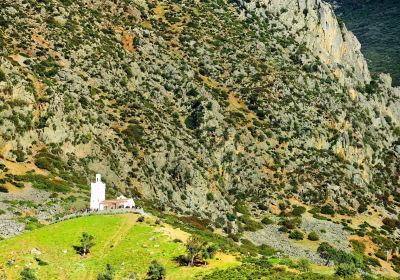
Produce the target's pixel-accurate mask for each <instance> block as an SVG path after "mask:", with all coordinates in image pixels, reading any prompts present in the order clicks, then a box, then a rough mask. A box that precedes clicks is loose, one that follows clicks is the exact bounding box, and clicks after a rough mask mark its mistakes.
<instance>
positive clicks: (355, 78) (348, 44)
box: [237, 0, 371, 84]
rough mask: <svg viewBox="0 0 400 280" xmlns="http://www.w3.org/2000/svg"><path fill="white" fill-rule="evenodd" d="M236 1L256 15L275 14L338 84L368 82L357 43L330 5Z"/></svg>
mask: <svg viewBox="0 0 400 280" xmlns="http://www.w3.org/2000/svg"><path fill="white" fill-rule="evenodd" d="M237 2H238V3H240V4H241V5H243V6H244V7H245V8H246V9H247V10H248V11H252V12H255V14H257V15H261V16H266V14H273V15H275V16H276V18H277V20H278V21H280V22H281V23H283V24H284V25H285V26H286V27H287V28H288V32H290V33H291V34H293V35H295V37H296V39H297V40H298V41H299V42H301V43H304V44H305V45H306V46H307V47H308V48H310V49H311V50H312V52H313V53H314V54H315V55H316V56H318V57H319V58H320V59H321V61H322V62H323V63H324V64H325V65H328V66H331V67H332V69H334V74H335V76H336V77H337V78H339V80H340V81H341V82H343V83H346V84H354V83H357V82H369V81H370V79H371V77H370V74H369V71H368V66H367V62H366V60H365V59H364V56H363V54H362V53H361V45H360V43H359V41H358V40H357V38H356V37H355V36H354V34H353V33H352V32H350V31H349V30H347V28H346V26H345V25H344V24H343V23H342V22H341V21H339V20H338V19H337V17H336V15H335V13H334V11H333V9H332V7H331V5H330V4H328V3H325V2H324V1H321V0H253V1H242V0H238V1H237Z"/></svg>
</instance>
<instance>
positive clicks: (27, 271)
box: [20, 267, 37, 280]
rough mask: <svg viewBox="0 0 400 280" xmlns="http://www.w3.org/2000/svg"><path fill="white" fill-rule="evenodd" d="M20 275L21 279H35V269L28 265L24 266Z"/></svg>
mask: <svg viewBox="0 0 400 280" xmlns="http://www.w3.org/2000/svg"><path fill="white" fill-rule="evenodd" d="M20 276H21V278H20V279H21V280H37V277H36V275H35V270H33V269H32V268H29V267H25V268H24V270H22V271H21V273H20Z"/></svg>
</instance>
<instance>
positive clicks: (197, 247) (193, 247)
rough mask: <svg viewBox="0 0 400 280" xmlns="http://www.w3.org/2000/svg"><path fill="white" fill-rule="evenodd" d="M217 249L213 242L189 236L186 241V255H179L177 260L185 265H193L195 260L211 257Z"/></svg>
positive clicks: (203, 260)
mask: <svg viewBox="0 0 400 280" xmlns="http://www.w3.org/2000/svg"><path fill="white" fill-rule="evenodd" d="M217 249H218V248H217V247H216V246H215V245H214V244H209V243H207V242H205V241H202V240H201V239H200V238H199V237H197V236H191V237H190V238H189V239H188V241H187V242H186V252H187V255H186V256H179V257H178V260H179V261H180V263H182V264H185V265H187V266H194V265H195V263H196V262H205V260H206V259H211V258H213V257H214V255H215V253H216V252H217Z"/></svg>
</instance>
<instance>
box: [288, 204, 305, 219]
mask: <svg viewBox="0 0 400 280" xmlns="http://www.w3.org/2000/svg"><path fill="white" fill-rule="evenodd" d="M305 212H306V208H305V207H303V206H295V207H293V210H292V212H291V214H292V215H293V216H296V217H300V216H301V215H303V214H304V213H305Z"/></svg>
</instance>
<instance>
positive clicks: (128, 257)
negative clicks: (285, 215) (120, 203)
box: [0, 214, 238, 279]
mask: <svg viewBox="0 0 400 280" xmlns="http://www.w3.org/2000/svg"><path fill="white" fill-rule="evenodd" d="M137 217H138V216H137V215H134V214H125V215H114V216H88V217H81V218H77V219H72V220H68V221H64V222H60V223H58V224H53V225H49V226H46V227H43V228H40V229H37V230H34V231H31V232H28V233H25V234H23V235H19V236H16V237H14V238H11V239H6V240H3V241H0V274H1V273H2V271H3V273H5V274H6V276H7V279H18V278H19V274H20V272H21V270H22V269H23V268H24V267H25V266H29V267H32V268H34V269H35V270H36V275H37V276H38V278H39V279H96V276H97V274H98V273H99V272H100V271H102V270H104V268H105V266H106V264H107V263H108V264H111V266H112V267H113V268H114V269H115V270H116V278H115V279H124V278H125V277H127V276H128V275H129V274H130V273H132V272H134V273H136V274H137V275H139V276H140V278H142V277H143V276H144V275H145V274H146V271H147V268H148V266H149V264H150V262H151V261H152V260H154V259H155V260H157V261H159V262H160V263H162V264H163V265H164V267H165V268H166V272H167V279H193V278H194V277H195V276H198V275H201V274H206V273H208V272H211V271H212V270H213V269H216V268H219V269H224V268H228V267H231V266H235V265H237V264H238V262H237V261H236V260H235V258H234V257H233V256H228V255H222V254H219V255H217V258H216V259H214V260H211V261H210V263H209V265H207V266H206V267H196V268H188V267H179V266H178V265H177V264H176V263H175V262H174V260H173V258H174V257H176V256H178V255H180V254H182V253H184V251H185V247H184V244H183V243H175V242H173V239H174V238H181V237H182V233H180V234H179V232H178V231H176V233H177V234H176V236H174V233H175V229H173V228H171V227H170V226H169V225H163V226H160V225H155V223H154V220H152V219H151V218H146V221H145V222H143V223H139V222H137V221H136V220H137ZM163 227H164V228H168V231H167V232H168V233H169V234H168V236H167V234H166V233H164V232H163V231H162V228H163ZM83 231H86V232H88V233H89V234H91V235H93V236H94V237H95V243H96V245H95V246H94V247H93V248H92V250H91V252H90V254H89V255H88V256H87V257H86V258H83V257H81V256H80V255H78V254H76V252H75V251H74V249H73V245H79V239H80V236H81V234H82V232H83ZM182 239H183V238H182ZM32 249H34V251H35V249H37V250H39V251H40V252H41V254H40V255H38V257H39V258H40V259H41V260H43V261H45V262H48V265H44V266H39V265H38V263H37V261H36V260H35V255H34V254H32ZM9 260H14V264H13V265H9V264H8V263H9Z"/></svg>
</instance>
